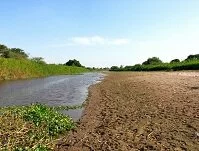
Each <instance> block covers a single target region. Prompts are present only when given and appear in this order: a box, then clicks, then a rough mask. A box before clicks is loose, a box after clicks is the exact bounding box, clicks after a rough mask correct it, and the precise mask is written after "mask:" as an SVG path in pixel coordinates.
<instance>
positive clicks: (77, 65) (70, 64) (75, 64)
mask: <svg viewBox="0 0 199 151" xmlns="http://www.w3.org/2000/svg"><path fill="white" fill-rule="evenodd" d="M64 65H66V66H76V67H83V66H82V65H81V64H80V62H79V61H77V60H76V59H73V60H69V61H68V62H66V63H65V64H64Z"/></svg>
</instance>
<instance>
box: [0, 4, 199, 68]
mask: <svg viewBox="0 0 199 151" xmlns="http://www.w3.org/2000/svg"><path fill="white" fill-rule="evenodd" d="M0 7H1V9H0V43H1V44H5V45H7V46H8V47H17V48H21V49H23V50H25V51H26V52H28V53H29V54H30V56H31V57H43V58H44V59H45V60H46V61H47V62H48V63H65V62H67V61H68V60H69V59H77V60H79V61H80V63H81V64H83V65H84V66H89V67H111V66H113V65H117V66H120V65H124V66H125V65H134V64H138V63H142V62H144V61H145V60H147V58H149V57H153V56H156V57H159V58H160V59H161V60H163V61H164V62H168V61H170V60H172V59H176V58H179V59H181V60H183V59H185V58H186V57H187V56H188V55H190V54H198V53H199V9H198V8H199V0H139V1H138V0H1V3H0Z"/></svg>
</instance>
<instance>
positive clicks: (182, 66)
mask: <svg viewBox="0 0 199 151" xmlns="http://www.w3.org/2000/svg"><path fill="white" fill-rule="evenodd" d="M193 56H194V57H193ZM197 56H198V55H190V56H189V57H188V58H189V59H188V60H187V59H186V60H185V61H182V62H180V60H179V59H174V60H172V61H171V62H170V63H162V62H160V63H159V64H154V63H152V64H146V65H145V64H143V65H140V64H136V65H134V66H125V67H124V68H123V69H121V68H119V67H117V66H113V67H111V69H110V71H172V70H173V71H177V70H199V59H197ZM191 58H192V59H191Z"/></svg>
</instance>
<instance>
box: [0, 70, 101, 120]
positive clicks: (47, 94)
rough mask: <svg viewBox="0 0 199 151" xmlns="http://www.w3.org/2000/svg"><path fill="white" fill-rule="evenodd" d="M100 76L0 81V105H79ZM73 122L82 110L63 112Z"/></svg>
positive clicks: (97, 74) (88, 75)
mask: <svg viewBox="0 0 199 151" xmlns="http://www.w3.org/2000/svg"><path fill="white" fill-rule="evenodd" d="M103 77H104V75H103V74H102V73H86V74H82V75H60V76H52V77H45V78H36V79H29V80H14V81H1V82H0V106H12V105H29V104H31V103H36V102H38V103H42V104H47V105H49V106H66V105H80V104H82V103H83V102H84V101H85V99H86V97H87V95H88V87H89V86H90V85H92V84H95V83H97V82H99V81H101V80H102V79H103ZM63 113H64V114H68V115H70V116H71V117H72V118H73V119H75V120H77V119H79V117H80V116H81V113H82V109H77V110H69V111H63Z"/></svg>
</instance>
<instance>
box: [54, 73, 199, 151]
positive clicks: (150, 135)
mask: <svg viewBox="0 0 199 151" xmlns="http://www.w3.org/2000/svg"><path fill="white" fill-rule="evenodd" d="M190 75H194V76H190ZM198 75H199V72H198V73H197V72H194V73H191V72H189V73H187V74H186V73H185V72H183V73H180V72H173V73H171V72H151V73H136V72H135V73H110V74H109V75H108V76H107V77H106V78H105V79H104V80H103V82H101V83H99V84H97V85H94V86H91V87H90V95H89V98H88V102H87V105H86V108H85V111H84V115H83V117H82V118H81V121H80V124H79V126H78V127H77V129H76V130H75V131H73V132H71V133H70V134H69V135H67V136H66V138H65V139H63V140H62V141H60V142H59V143H58V144H57V149H56V150H69V151H145V150H146V151H152V150H158V151H159V150H161V151H164V150H168V151H170V150H171V151H198V150H199V76H198Z"/></svg>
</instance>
